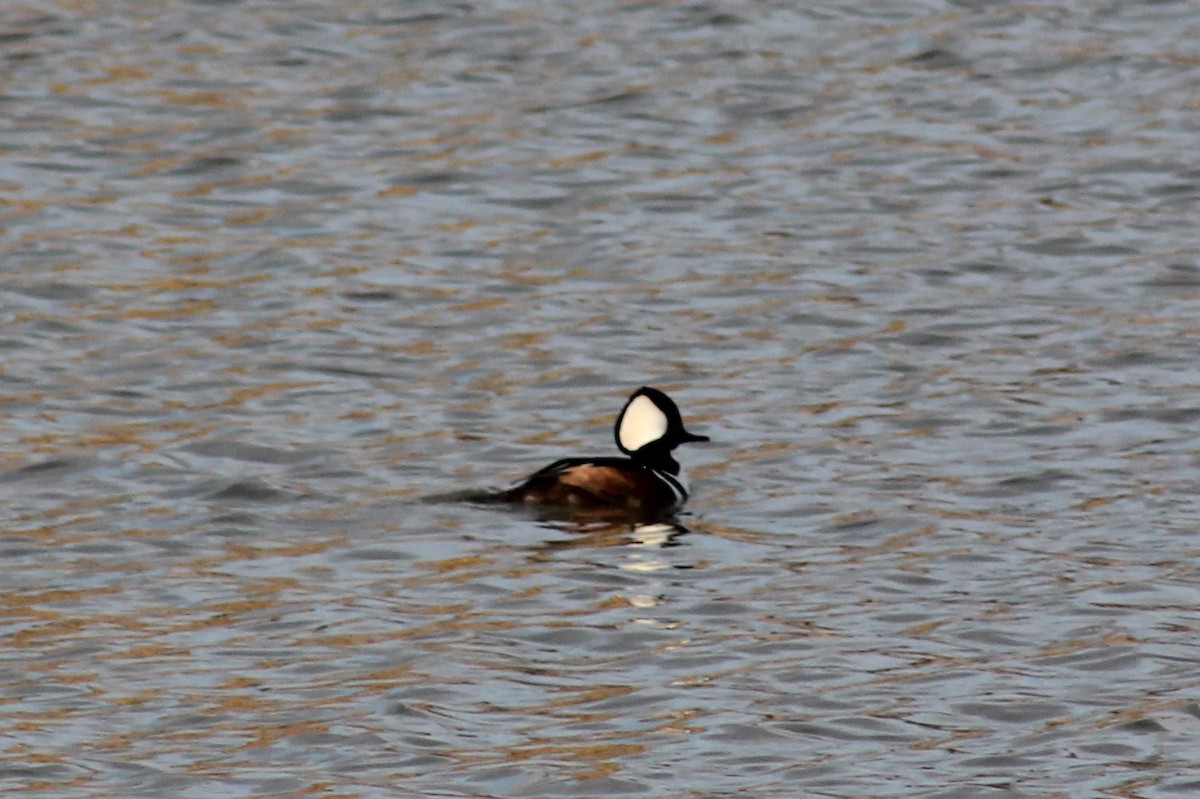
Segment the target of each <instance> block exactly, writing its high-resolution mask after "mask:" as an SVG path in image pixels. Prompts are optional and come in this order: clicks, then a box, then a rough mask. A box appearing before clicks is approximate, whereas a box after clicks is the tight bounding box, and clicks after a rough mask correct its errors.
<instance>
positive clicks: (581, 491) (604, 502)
mask: <svg viewBox="0 0 1200 799" xmlns="http://www.w3.org/2000/svg"><path fill="white" fill-rule="evenodd" d="M614 432H615V435H616V439H617V447H618V448H620V450H621V451H622V452H624V453H625V454H626V455H628V456H629V457H627V458H565V459H563V460H561V461H556V462H554V463H552V464H550V465H549V466H547V467H546V468H544V469H542V470H540V471H537V472H534V473H533V474H532V475H530V476H529V477H528V478H526V479H525V480H524V481H522V482H521V483H520V484H518V485H516V486H514V487H513V488H510V489H509V490H507V491H502V492H500V493H498V494H494V495H492V496H491V497H489V499H492V500H493V501H496V500H498V501H502V502H514V503H516V502H520V503H525V504H527V505H533V506H553V507H561V508H569V509H581V510H582V509H588V510H606V509H611V510H626V511H635V512H637V513H639V514H657V513H667V512H669V511H672V510H676V509H678V508H679V507H681V506H682V505H683V503H684V502H685V501H687V498H688V485H687V480H685V479H684V476H683V470H682V469H681V468H680V466H679V463H678V462H677V461H676V460H675V459H674V458H673V457H671V450H673V449H675V448H676V447H677V446H679V445H680V444H686V443H687V442H689V441H708V436H701V435H696V434H694V433H689V432H688V431H687V430H686V429H684V426H683V418H682V417H681V416H680V415H679V408H678V407H676V406H675V403H674V402H672V401H671V398H670V397H668V396H667V395H666V394H664V393H663V392H661V391H659V390H658V389H655V388H648V387H642V388H639V389H638V390H637V391H635V392H633V396H631V397H630V398H629V401H628V402H626V403H625V407H624V408H622V409H621V414H620V415H619V416H618V417H617V423H616V426H615V428H614Z"/></svg>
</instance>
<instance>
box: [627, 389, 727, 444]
mask: <svg viewBox="0 0 1200 799" xmlns="http://www.w3.org/2000/svg"><path fill="white" fill-rule="evenodd" d="M613 433H614V435H615V436H616V439H617V447H618V448H619V449H620V450H621V451H622V452H624V453H625V454H626V455H630V456H633V457H637V455H638V454H639V453H646V454H648V453H661V454H663V455H666V454H667V453H669V452H670V451H671V450H673V449H675V448H676V447H677V446H679V445H680V444H686V443H687V442H689V441H708V436H701V435H697V434H695V433H689V432H688V431H687V430H686V429H685V428H684V426H683V417H682V416H680V415H679V408H678V407H676V405H675V403H674V402H673V401H672V400H671V398H670V397H668V396H667V395H666V394H664V393H662V392H661V391H659V390H658V389H656V388H649V387H648V386H642V387H641V388H639V389H638V390H637V391H635V392H633V395H632V396H631V397H630V398H629V401H628V402H626V403H625V407H624V408H622V409H621V413H620V415H619V416H617V424H616V426H615V427H614V428H613Z"/></svg>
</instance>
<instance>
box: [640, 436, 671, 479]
mask: <svg viewBox="0 0 1200 799" xmlns="http://www.w3.org/2000/svg"><path fill="white" fill-rule="evenodd" d="M671 449H672V448H671V447H667V446H663V445H662V444H661V443H660V442H657V441H656V442H654V443H653V444H647V445H646V446H644V447H642V448H641V449H639V450H638V451H637V452H635V453H633V455H631V456H630V457H631V458H633V461H634V463H640V464H641V465H643V466H648V467H650V468H651V469H658V470H660V471H664V472H666V473H667V474H679V463H678V462H677V461H676V460H675V459H674V458H672V457H671Z"/></svg>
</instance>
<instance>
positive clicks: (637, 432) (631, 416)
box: [617, 394, 667, 452]
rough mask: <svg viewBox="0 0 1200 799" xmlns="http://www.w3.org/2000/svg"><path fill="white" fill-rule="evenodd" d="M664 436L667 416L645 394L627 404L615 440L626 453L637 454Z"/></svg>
mask: <svg viewBox="0 0 1200 799" xmlns="http://www.w3.org/2000/svg"><path fill="white" fill-rule="evenodd" d="M666 434H667V415H666V414H665V413H663V412H662V411H661V410H660V409H659V407H658V406H657V405H655V404H654V400H652V399H650V398H649V397H647V396H646V395H645V394H642V395H641V396H639V397H637V398H635V399H634V401H633V402H631V403H629V405H628V407H626V408H625V413H624V414H622V415H621V425H620V427H618V428H617V440H618V441H619V442H620V443H621V447H622V448H623V449H624V450H625V451H626V452H637V451H638V450H639V449H641V448H642V447H644V446H646V445H647V444H649V443H650V442H652V441H658V440H659V439H660V438H662V437H663V436H665V435H666Z"/></svg>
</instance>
